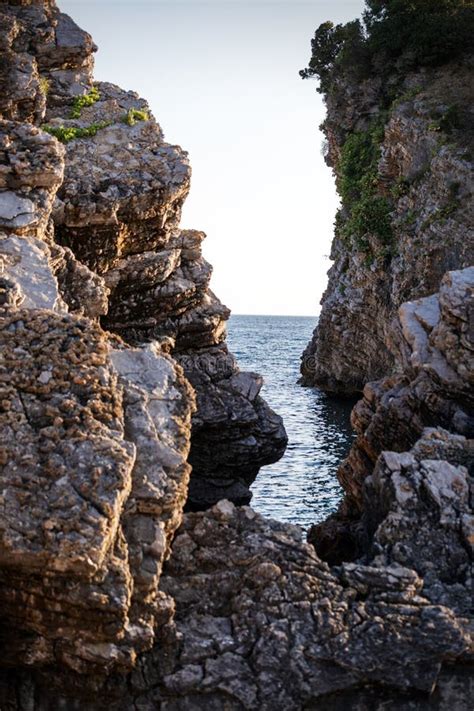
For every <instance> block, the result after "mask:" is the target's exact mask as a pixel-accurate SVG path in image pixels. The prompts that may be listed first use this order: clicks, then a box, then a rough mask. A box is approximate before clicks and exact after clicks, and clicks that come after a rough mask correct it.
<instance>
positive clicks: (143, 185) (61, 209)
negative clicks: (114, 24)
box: [0, 2, 287, 508]
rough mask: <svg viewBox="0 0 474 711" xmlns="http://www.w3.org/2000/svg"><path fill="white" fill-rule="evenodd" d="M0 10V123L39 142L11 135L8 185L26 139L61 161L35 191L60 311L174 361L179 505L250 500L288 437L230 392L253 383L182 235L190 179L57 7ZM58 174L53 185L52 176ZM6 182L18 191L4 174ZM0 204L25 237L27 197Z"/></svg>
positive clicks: (203, 265) (274, 419)
mask: <svg viewBox="0 0 474 711" xmlns="http://www.w3.org/2000/svg"><path fill="white" fill-rule="evenodd" d="M0 7H1V8H3V9H2V18H3V21H4V24H5V27H6V28H7V29H8V31H7V32H5V33H4V34H3V35H2V39H3V42H4V44H5V53H4V59H3V62H4V64H3V66H4V71H3V73H2V77H4V80H5V82H6V85H5V86H6V92H5V96H8V100H7V99H4V101H5V102H6V103H5V105H4V106H3V105H0V111H1V115H2V116H3V117H4V118H8V119H19V120H23V121H29V122H32V123H34V124H36V125H41V126H42V128H43V129H44V131H46V133H44V132H42V131H40V130H38V129H37V128H34V127H33V126H31V125H30V124H19V123H18V124H16V125H14V126H13V125H12V126H11V132H12V138H11V139H9V145H11V146H12V148H11V149H10V148H9V153H8V155H9V158H8V160H9V161H10V163H9V164H10V165H15V163H16V162H17V163H18V166H19V168H18V171H17V173H18V176H19V177H18V178H17V180H27V179H29V178H27V175H26V167H25V166H24V165H23V161H22V151H23V152H24V151H27V156H28V150H29V145H30V143H31V141H32V140H33V138H29V139H28V141H29V142H26V136H23V134H22V132H23V133H24V132H25V131H26V132H32V135H33V136H37V137H36V138H35V139H34V140H36V141H37V142H43V144H44V146H45V154H46V150H47V147H48V145H49V144H51V143H52V144H54V145H55V146H56V149H55V150H56V152H57V153H58V158H57V159H56V163H57V165H56V168H55V166H54V165H52V166H51V169H50V168H49V167H48V166H46V165H45V166H41V165H39V169H38V170H37V174H38V175H37V180H38V181H39V182H38V183H37V189H38V190H40V191H41V190H44V187H43V185H42V184H41V181H52V180H55V181H57V184H56V188H57V192H56V193H55V192H51V193H50V197H51V198H54V197H55V200H54V205H53V209H52V210H51V204H46V203H45V204H44V210H43V212H42V219H44V220H46V219H50V220H51V221H50V228H51V229H50V231H49V232H48V236H47V240H46V241H48V243H49V247H50V250H51V257H50V258H51V260H52V261H54V263H55V274H56V276H57V278H58V281H59V284H60V287H61V292H62V298H63V300H64V301H65V302H66V303H67V304H68V306H69V307H70V308H71V309H73V310H74V311H76V312H81V313H83V314H84V315H86V316H90V317H97V316H102V317H103V318H102V325H103V327H105V328H106V329H107V330H109V331H113V332H115V333H117V334H119V335H120V336H121V337H122V338H123V339H124V340H125V341H126V342H128V343H130V344H131V345H139V344H142V343H148V342H151V341H160V342H161V343H162V344H164V347H166V348H167V349H168V350H169V351H172V352H173V353H174V354H175V355H176V356H177V357H178V358H179V360H180V361H181V362H182V364H183V366H184V368H185V371H186V374H187V376H188V377H189V379H190V380H191V381H192V382H193V385H194V387H195V388H196V389H197V391H198V399H199V413H198V414H196V419H195V426H194V432H195V436H194V437H193V449H192V454H191V463H192V464H193V472H194V473H193V485H192V487H191V489H190V492H189V505H190V506H191V507H197V508H202V507H203V506H207V505H210V504H212V503H214V502H215V501H218V500H219V498H222V496H224V495H225V496H227V497H228V498H231V499H233V500H235V501H236V502H248V501H250V498H251V494H250V491H249V486H250V484H251V483H252V482H253V480H254V479H255V476H256V475H257V473H258V471H259V469H260V467H261V466H263V465H265V464H269V463H272V462H274V461H276V460H277V459H279V458H280V457H281V456H282V454H283V452H284V449H285V447H286V442H287V438H286V433H285V430H284V427H283V424H282V421H281V418H279V417H278V416H277V415H276V414H275V413H273V412H272V411H271V410H270V408H269V407H268V406H267V405H266V403H265V402H264V401H263V400H262V399H261V398H260V397H259V396H258V393H255V387H251V388H250V389H248V390H247V391H245V389H242V388H241V387H239V386H236V385H235V383H236V382H237V381H239V378H242V377H243V378H244V379H248V378H250V379H253V382H255V384H256V386H257V384H258V383H259V382H260V381H259V379H258V376H253V375H250V374H249V375H243V374H240V373H239V370H238V367H237V364H236V363H235V360H234V359H233V357H232V356H231V354H229V353H228V352H227V349H226V346H225V335H226V334H225V321H226V320H227V319H228V317H229V314H230V312H229V311H228V309H227V308H226V307H224V306H223V305H222V304H221V303H220V302H219V300H218V299H217V298H216V297H215V296H214V294H213V293H212V292H211V291H210V289H209V281H210V278H211V274H212V269H211V267H210V265H209V264H208V263H207V262H206V261H205V260H204V259H203V257H202V254H201V250H200V244H201V242H202V240H203V238H204V237H205V235H204V234H203V233H201V232H196V231H186V230H185V231H182V230H180V229H179V220H180V214H181V208H182V204H183V201H184V199H185V198H186V196H187V193H188V191H189V184H190V176H191V170H190V166H189V162H188V160H187V155H186V153H185V152H184V151H183V150H182V149H181V148H180V147H179V146H171V145H169V144H167V143H165V141H164V139H163V132H162V130H161V128H160V126H159V125H158V123H157V122H156V121H155V120H154V118H153V116H152V114H151V112H150V109H149V107H148V105H147V104H146V102H145V101H144V100H143V99H140V98H139V97H138V96H137V94H135V93H134V92H126V91H123V90H122V89H120V88H119V87H117V86H114V85H112V84H108V83H99V84H94V83H93V52H94V51H95V50H96V49H97V48H96V47H95V45H94V43H93V42H92V39H91V37H90V35H88V34H87V33H86V32H84V31H83V30H81V29H80V28H78V27H77V25H75V23H74V22H73V20H71V18H69V17H68V16H66V15H64V14H62V13H60V12H58V11H57V9H56V7H55V4H54V2H25V3H16V2H8V3H2V4H1V5H0ZM19 66H21V67H22V68H21V77H19V76H17V74H18V72H20V69H18V67H19ZM20 79H21V81H20ZM8 82H10V83H13V84H14V88H15V91H10V89H9V87H10V84H9V83H8ZM7 90H8V91H7ZM15 92H16V93H15ZM5 130H6V129H5ZM17 131H19V132H20V135H19V137H18V138H16V139H15V136H16V133H15V132H17ZM48 133H49V134H50V135H51V134H52V135H54V136H56V137H58V138H59V139H60V140H61V141H63V142H64V144H65V146H64V149H63V148H62V146H61V145H58V143H57V142H55V141H52V139H51V138H50V136H49V135H47V134H48ZM8 135H10V134H8ZM15 140H16V144H15V143H13V141H15ZM23 142H24V143H23ZM17 144H18V145H17ZM63 150H64V151H65V155H64V163H63V161H62V151H63ZM13 154H14V156H15V157H14V158H13V159H12V155H13ZM35 155H38V154H37V152H35ZM53 155H54V153H51V156H53ZM60 156H61V158H60ZM26 160H29V159H28V157H26ZM63 165H64V168H63ZM59 168H60V169H61V176H60V177H59V176H58V177H55V176H54V175H52V174H51V171H53V170H55V169H56V170H58V169H59ZM63 173H64V174H63ZM8 180H9V185H11V186H12V187H20V186H19V185H18V186H17V185H16V184H15V183H14V179H13V178H12V177H11V172H10V177H9V178H8ZM30 183H31V180H30ZM29 190H30V186H29V185H27V191H29ZM0 199H1V200H2V201H3V203H4V209H3V210H2V214H3V215H4V217H3V218H1V219H4V220H5V221H6V223H8V224H9V225H10V224H15V225H17V226H18V227H22V226H25V227H26V225H27V224H28V220H29V217H28V216H29V215H30V214H31V213H30V212H29V210H30V207H29V203H28V202H25V200H28V199H31V196H30V197H29V198H22V197H21V191H20V193H18V192H17V193H11V192H6V193H4V194H3V197H0ZM3 203H2V204H3ZM1 226H2V224H1V223H0V227H1ZM53 227H54V236H53V234H52V229H53ZM24 233H25V230H22V234H24ZM45 239H46V237H45ZM86 284H87V287H85V285H86ZM84 288H87V290H88V293H87V295H86V294H85V293H84V291H83V290H84ZM170 339H171V340H170ZM165 341H166V345H165ZM216 374H217V376H216ZM239 382H240V381H239ZM211 391H212V392H211ZM216 429H217V430H219V441H220V447H216V446H215V439H216V438H215V431H216ZM224 442H226V444H224Z"/></svg>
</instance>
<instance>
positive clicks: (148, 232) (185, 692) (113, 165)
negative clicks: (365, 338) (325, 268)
mask: <svg viewBox="0 0 474 711" xmlns="http://www.w3.org/2000/svg"><path fill="white" fill-rule="evenodd" d="M0 14H1V15H2V30H1V31H0V38H1V40H2V48H4V49H5V54H4V57H3V58H2V61H1V62H0V76H1V81H2V82H3V84H2V86H5V87H7V89H8V91H6V92H5V93H4V94H2V96H1V97H0V114H1V115H2V117H3V119H4V120H2V121H1V122H0V140H1V150H0V181H1V182H0V255H1V261H0V265H1V274H0V341H1V346H2V350H1V353H2V355H1V360H0V388H1V397H0V418H1V421H0V425H1V428H2V435H5V436H4V437H3V438H2V449H1V450H0V708H1V709H2V711H3V709H5V711H53V710H54V711H56V710H57V709H68V711H69V709H77V710H79V709H80V710H81V711H88V710H89V711H101V710H102V709H106V708H107V709H117V711H118V710H120V711H128V709H130V711H131V710H132V709H134V710H136V709H147V710H151V709H156V708H160V709H163V711H166V710H168V711H171V710H176V711H178V710H179V711H181V710H182V709H200V708H203V709H204V708H206V709H219V710H220V709H223V708H225V709H236V710H237V709H239V710H241V709H249V710H252V709H256V708H258V709H260V708H261V709H278V708H288V709H295V711H296V710H298V709H303V708H306V709H310V708H317V709H338V708H341V709H343V708H344V709H346V708H353V709H361V711H362V709H367V708H368V707H369V708H372V709H374V710H375V711H379V709H380V711H381V709H382V708H383V709H386V708H393V709H402V708H403V709H417V710H421V709H431V708H436V709H439V710H440V711H448V710H449V711H452V709H453V708H456V709H460V710H461V709H462V710H463V711H464V708H465V709H466V711H467V709H468V708H469V699H470V698H471V696H472V689H473V681H472V674H471V673H470V672H471V671H472V667H470V666H469V664H470V663H472V658H473V649H474V647H473V643H472V611H471V610H470V609H469V604H468V603H469V600H470V598H469V589H470V586H471V585H472V535H473V534H472V497H473V492H472V479H471V478H470V475H469V470H470V467H471V465H472V453H471V450H470V446H471V445H470V443H469V441H468V439H469V437H472V432H471V428H472V422H471V420H470V413H471V409H472V380H471V378H472V370H471V367H472V364H471V360H472V342H471V340H470V331H469V327H470V324H472V311H471V309H472V307H470V306H469V302H468V293H469V290H470V289H471V288H472V273H471V272H472V270H471V271H470V270H462V271H452V272H450V273H449V274H448V275H446V276H445V277H444V279H443V282H442V286H441V290H440V293H439V296H438V297H436V296H435V297H433V296H431V297H430V298H428V299H422V300H421V301H416V302H410V303H408V304H405V305H404V306H403V307H402V309H401V311H400V321H399V326H398V327H397V328H396V329H395V330H394V331H393V337H392V339H391V344H392V349H393V350H392V351H391V353H393V356H390V357H391V358H393V359H394V360H395V361H396V362H397V363H399V367H398V371H397V373H396V375H394V376H393V377H392V378H390V379H388V380H386V381H384V382H383V383H382V384H379V385H371V386H368V388H367V390H366V399H365V401H364V403H363V404H362V405H360V406H359V407H358V409H357V410H356V412H355V415H354V419H355V424H356V428H357V432H358V440H357V442H356V445H355V447H354V450H353V452H352V453H351V456H350V458H349V460H348V462H347V463H346V464H345V465H344V466H343V468H342V470H341V471H342V473H343V474H342V475H341V476H342V477H343V478H344V472H345V476H346V478H345V480H344V483H345V486H346V490H347V492H348V495H347V498H346V500H345V502H344V504H343V507H344V508H343V513H344V515H343V516H341V517H340V518H339V519H337V526H340V527H341V529H344V532H345V538H344V541H346V542H347V541H349V543H350V545H352V547H353V550H352V552H351V554H350V555H347V556H346V558H347V559H348V558H354V557H356V554H357V552H360V553H361V554H362V553H363V556H361V557H359V559H358V560H355V561H353V562H347V561H346V562H344V563H343V564H342V565H340V566H334V567H332V568H330V567H329V565H328V564H327V563H326V562H323V561H322V560H321V559H320V558H319V557H318V555H317V553H316V552H315V550H314V547H312V546H310V545H309V544H306V543H303V542H302V540H301V531H299V529H297V528H296V527H292V526H288V525H283V524H279V523H277V522H272V521H266V520H264V519H263V518H261V517H260V516H258V515H257V514H256V513H255V512H253V511H252V510H251V509H249V508H240V509H237V508H235V506H234V505H233V504H232V503H230V502H229V501H221V502H220V503H218V504H217V505H216V506H214V507H213V508H212V509H210V510H209V511H206V512H200V513H190V514H187V515H185V516H184V519H183V516H182V511H183V508H184V506H185V502H186V497H187V493H188V485H189V474H190V463H191V464H192V465H193V478H192V480H191V485H190V486H191V499H190V505H191V506H196V507H204V506H208V505H209V504H211V503H212V502H213V501H214V500H216V499H218V498H221V497H223V496H229V497H231V498H233V499H234V500H235V501H237V502H239V503H240V502H245V501H246V500H248V496H249V494H248V487H249V485H250V483H251V481H252V480H253V478H254V477H255V475H256V473H257V471H258V468H259V467H260V466H261V465H262V464H264V463H265V462H269V461H271V460H272V459H273V458H274V457H276V456H278V455H279V454H280V453H281V451H282V450H283V448H284V444H285V434H284V430H283V428H282V423H281V420H280V418H279V417H278V416H276V415H275V414H274V413H272V412H271V411H270V410H269V409H268V407H267V406H266V404H265V402H264V401H263V400H262V399H261V397H260V394H259V393H260V389H261V385H262V380H261V378H260V377H259V376H258V375H256V374H253V373H241V372H240V371H239V370H238V368H237V365H236V363H235V360H234V358H233V356H232V355H231V354H229V353H228V350H227V347H226V345H225V321H226V319H227V318H228V315H229V313H228V310H227V309H226V308H225V307H224V306H223V305H222V304H220V302H219V301H218V299H217V298H216V297H215V296H214V294H213V293H212V292H211V291H210V290H209V279H210V275H211V269H210V266H209V265H208V264H207V263H206V262H205V260H204V259H203V258H202V254H201V242H202V240H203V237H204V235H203V234H202V233H200V232H196V231H182V230H180V229H179V213H180V209H181V205H182V201H183V200H184V198H185V196H186V193H187V190H188V187H189V166H188V164H187V159H186V156H185V154H184V153H183V152H182V151H181V149H179V148H177V147H173V146H169V145H167V144H166V143H164V141H163V136H162V133H161V130H160V128H159V126H158V125H157V124H156V122H155V121H154V120H153V118H152V117H151V116H150V115H149V114H148V113H147V112H148V108H147V106H146V104H145V103H144V102H143V100H141V99H139V98H138V97H137V96H136V95H135V94H133V93H130V92H129V93H127V92H123V91H122V90H120V89H119V88H117V87H114V86H112V85H109V84H101V85H100V86H99V88H98V91H99V94H97V93H96V94H94V96H93V97H92V99H93V100H92V101H90V102H86V103H89V105H86V106H81V107H80V109H79V110H77V103H75V101H74V97H77V96H84V95H85V92H90V89H91V81H92V53H93V51H94V49H95V48H94V45H93V43H92V40H91V38H90V36H89V35H87V33H85V32H83V31H82V30H80V29H79V28H78V27H77V26H76V25H75V24H74V23H73V22H72V20H70V19H69V18H67V17H66V16H64V15H61V14H60V13H58V12H57V10H56V8H55V5H54V2H40V1H38V2H28V1H27V0H24V1H21V0H18V1H17V0H15V1H13V0H12V1H11V2H8V3H5V2H3V3H0ZM4 28H5V29H4ZM7 71H8V77H6V76H5V74H6V73H7ZM20 74H21V75H22V76H21V77H20ZM20 79H21V81H20ZM9 82H10V83H9ZM45 82H46V83H45ZM72 112H73V113H74V118H71V113H72ZM134 112H138V114H137V113H134ZM140 112H144V113H143V114H142V113H140ZM44 120H46V121H47V122H48V126H49V127H50V129H49V130H55V129H58V128H61V127H64V129H65V130H69V129H79V130H83V131H84V130H86V131H87V130H88V129H90V127H91V126H95V129H94V131H93V132H92V133H91V135H87V136H84V135H82V137H78V136H77V133H76V137H75V138H74V139H73V140H70V141H69V142H68V143H67V144H66V148H65V149H64V148H62V146H61V145H60V144H59V143H58V142H57V141H56V140H54V139H53V138H52V136H51V135H50V134H48V133H47V132H45V131H42V130H41V129H40V128H38V126H37V125H34V124H39V123H41V122H43V121H44ZM105 124H107V125H105ZM63 135H64V134H63ZM70 135H71V134H70ZM111 154H113V159H112V158H110V155H111ZM408 159H409V155H405V156H404V157H403V160H408ZM387 160H388V161H389V158H387ZM390 160H392V158H390ZM397 160H398V158H397ZM400 160H401V159H400ZM389 162H390V161H389ZM85 167H86V168H87V170H85V169H84V168H85ZM106 329H107V330H106ZM185 374H186V376H187V378H188V379H185ZM344 377H346V376H345V375H344ZM188 381H189V382H190V383H191V385H192V386H193V387H194V389H195V391H196V401H197V410H196V411H194V410H195V405H194V396H193V393H192V390H191V387H190V385H189V382H188ZM384 398H385V399H384ZM193 413H194V414H193ZM192 416H193V435H192V441H191V438H190V434H191V417H192ZM190 450H191V451H190ZM334 521H336V520H334ZM334 521H333V524H334ZM181 523H182V526H181V528H180V529H179V532H178V533H177V535H176V537H175V534H176V532H177V530H178V528H179V526H180V524H181ZM330 525H332V524H328V526H330ZM347 534H349V535H347ZM333 539H334V541H333V543H334V545H335V546H337V545H338V542H339V543H340V541H341V538H340V537H339V536H338V535H337V532H336V535H333ZM173 540H174V543H173ZM327 557H330V556H327ZM336 557H337V556H336ZM166 561H168V562H166ZM432 692H433V693H432ZM430 694H431V695H430ZM465 701H466V702H465Z"/></svg>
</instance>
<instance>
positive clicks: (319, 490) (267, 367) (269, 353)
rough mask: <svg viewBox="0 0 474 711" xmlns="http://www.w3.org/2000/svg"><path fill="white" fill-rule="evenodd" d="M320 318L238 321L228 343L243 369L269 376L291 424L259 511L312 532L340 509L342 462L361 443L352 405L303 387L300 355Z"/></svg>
mask: <svg viewBox="0 0 474 711" xmlns="http://www.w3.org/2000/svg"><path fill="white" fill-rule="evenodd" d="M315 325H316V319H314V318H306V317H287V316H232V317H231V319H230V321H229V327H228V343H229V347H230V349H231V351H232V352H233V353H234V354H235V355H236V357H237V358H238V361H239V365H240V368H241V369H242V370H252V371H255V372H257V373H260V374H261V375H263V377H264V379H265V385H264V387H263V389H262V395H263V397H264V398H265V399H266V400H267V402H268V403H269V404H270V405H271V407H273V409H274V410H276V412H278V413H279V414H280V415H281V416H282V417H283V419H284V422H285V427H286V430H287V433H288V437H289V443H288V448H287V450H286V453H285V455H284V457H283V458H282V459H281V460H280V461H279V462H277V463H276V464H272V465H270V466H268V467H263V468H262V469H261V470H260V473H259V475H258V477H257V479H256V481H255V483H254V484H253V486H252V492H253V499H252V506H253V507H254V508H255V509H256V510H257V511H259V512H260V513H262V514H264V515H265V516H269V517H271V518H276V519H278V520H280V521H285V522H289V523H297V524H299V525H300V526H302V527H303V528H308V527H309V526H310V525H311V524H312V523H315V522H318V521H322V520H323V519H325V518H326V517H327V516H328V515H329V514H330V513H332V512H333V511H335V509H336V508H337V505H338V503H339V501H340V499H341V495H342V492H341V488H340V486H339V484H338V481H337V479H336V476H335V475H336V470H337V467H338V464H339V463H340V462H341V460H342V459H343V458H344V457H345V456H346V454H347V452H348V451H349V448H350V445H351V442H352V441H353V433H352V430H351V426H350V422H349V416H350V411H351V407H352V405H351V404H350V403H347V402H345V401H337V400H334V399H331V398H328V397H327V396H326V395H325V394H324V393H322V392H319V391H317V390H315V389H312V388H302V387H301V386H300V385H298V384H297V380H298V378H299V362H300V356H301V353H302V352H303V350H304V348H305V347H306V344H307V343H308V341H309V339H310V337H311V333H312V331H313V329H314V326H315Z"/></svg>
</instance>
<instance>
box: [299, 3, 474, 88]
mask: <svg viewBox="0 0 474 711" xmlns="http://www.w3.org/2000/svg"><path fill="white" fill-rule="evenodd" d="M311 49H312V56H311V59H310V62H309V65H308V67H307V68H306V69H304V70H302V71H301V72H300V74H301V76H302V77H303V78H308V77H313V76H315V77H318V78H319V80H320V88H319V91H321V92H323V93H325V92H327V91H330V89H331V85H332V83H333V81H334V80H335V79H336V78H337V76H338V75H340V74H341V73H342V74H343V75H349V76H351V75H352V76H353V77H354V78H355V79H363V78H366V77H368V76H371V75H373V74H387V73H389V72H391V71H393V70H394V69H395V68H396V67H397V66H398V67H399V68H401V69H402V70H404V71H406V70H410V69H413V68H417V67H421V66H436V65H438V64H443V63H445V62H447V61H449V60H452V59H456V58H457V57H459V56H460V55H463V54H465V53H466V52H469V51H471V52H472V51H474V0H366V10H365V12H364V13H363V19H362V21H359V20H356V21H354V22H350V23H348V24H346V25H333V23H331V22H325V23H324V24H322V25H321V26H320V27H319V28H318V29H317V30H316V33H315V36H314V39H313V40H312V42H311Z"/></svg>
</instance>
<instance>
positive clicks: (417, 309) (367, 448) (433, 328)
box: [310, 267, 474, 561]
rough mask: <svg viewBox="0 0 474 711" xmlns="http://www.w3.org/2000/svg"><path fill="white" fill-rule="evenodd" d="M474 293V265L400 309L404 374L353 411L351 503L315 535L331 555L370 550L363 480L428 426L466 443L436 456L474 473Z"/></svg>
mask: <svg viewBox="0 0 474 711" xmlns="http://www.w3.org/2000/svg"><path fill="white" fill-rule="evenodd" d="M473 293H474V268H472V267H470V268H468V269H464V270H461V271H456V272H449V273H448V274H446V276H445V277H444V279H443V281H442V284H441V288H440V292H439V294H438V295H436V296H432V297H426V298H424V299H419V300H417V301H413V302H408V303H406V304H404V305H403V306H402V307H401V308H400V311H399V321H398V326H397V327H396V328H394V335H393V341H392V348H393V354H394V359H395V362H396V363H397V364H398V368H399V370H400V371H401V372H400V373H399V374H397V375H394V376H391V377H389V378H385V379H384V380H382V381H379V382H375V383H368V384H367V385H366V387H365V388H364V397H363V399H362V400H361V401H360V402H359V403H358V404H357V405H356V406H355V408H354V410H353V412H352V424H353V426H354V428H355V431H356V433H357V435H358V436H357V439H356V441H355V443H354V445H353V447H352V449H351V451H350V453H349V456H348V458H347V459H346V461H345V462H343V463H342V464H341V466H340V468H339V471H338V478H339V480H340V482H341V484H342V486H343V488H344V491H345V496H344V499H343V501H342V503H341V505H340V508H339V511H338V513H337V514H335V515H334V516H332V517H330V518H329V519H328V520H327V521H326V522H324V523H323V524H321V526H315V527H314V528H313V529H312V533H310V539H311V540H312V541H313V542H314V543H315V545H316V547H317V549H318V551H319V553H320V554H321V555H322V556H323V557H324V558H326V559H328V560H332V561H336V560H340V559H341V556H342V558H343V559H347V557H354V556H355V555H357V554H360V552H361V550H363V548H364V547H365V543H364V536H363V534H362V533H361V531H360V526H359V522H360V518H361V516H362V513H363V511H364V508H365V504H364V482H365V480H366V477H367V476H368V475H369V474H371V473H372V471H373V469H374V466H375V465H376V462H377V460H378V457H379V455H380V454H381V453H382V452H383V451H386V450H388V451H391V450H392V451H396V452H404V451H407V450H410V449H411V448H412V447H413V446H414V445H415V444H416V443H417V442H418V440H419V439H420V438H421V436H422V434H423V432H424V430H425V428H433V427H437V428H444V430H446V431H447V432H448V433H451V434H452V435H454V436H461V437H462V438H463V439H462V445H459V446H458V447H457V448H453V447H450V448H447V449H446V452H447V454H445V449H443V448H442V447H440V448H439V450H438V449H436V448H435V447H434V445H433V450H434V451H433V457H432V458H433V459H434V460H437V459H441V460H443V461H448V462H449V461H451V453H452V456H453V457H454V459H453V461H452V463H453V464H455V465H457V464H462V465H464V466H467V467H468V468H469V469H470V471H471V474H472V462H473V444H472V442H473V437H474V421H473V418H472V412H473V406H474V401H473V395H472V377H473V376H472V373H473V368H472V351H473V337H474V334H473V329H472V303H473ZM441 433H442V430H441ZM440 436H441V437H442V434H440ZM434 441H435V440H434ZM417 446H418V445H417ZM458 450H460V451H459V452H458ZM445 469H446V476H448V474H447V466H446V467H444V468H443V467H442V471H444V470H445ZM433 476H434V475H433ZM471 505H472V504H471Z"/></svg>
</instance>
